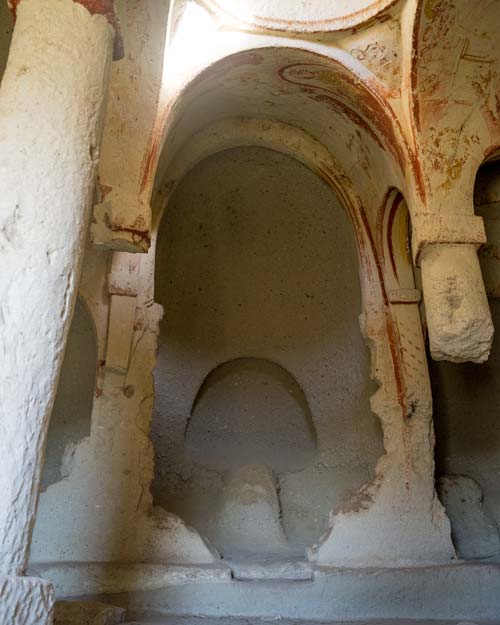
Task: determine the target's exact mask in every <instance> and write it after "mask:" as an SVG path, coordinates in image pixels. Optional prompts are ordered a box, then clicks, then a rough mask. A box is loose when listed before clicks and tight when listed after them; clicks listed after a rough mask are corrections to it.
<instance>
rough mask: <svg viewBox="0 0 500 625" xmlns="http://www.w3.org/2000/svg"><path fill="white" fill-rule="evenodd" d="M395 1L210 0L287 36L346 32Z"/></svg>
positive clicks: (244, 19) (242, 18)
mask: <svg viewBox="0 0 500 625" xmlns="http://www.w3.org/2000/svg"><path fill="white" fill-rule="evenodd" d="M394 3H395V0H335V1H334V2H332V1H331V0H306V2H300V3H299V2H296V3H293V5H292V3H290V2H289V0H236V1H235V0H211V1H210V4H212V5H213V6H214V8H215V9H218V10H219V11H224V13H226V14H228V15H230V16H231V17H233V18H234V19H237V20H238V21H241V22H244V23H246V24H251V25H253V26H259V27H261V28H268V29H272V30H282V31H288V32H325V31H333V30H344V29H348V28H352V27H353V26H357V25H359V24H362V23H364V22H366V21H368V20H369V19H371V18H373V17H375V16H376V15H378V14H379V13H380V12H382V11H384V10H385V9H387V8H389V7H390V6H391V5H393V4H394Z"/></svg>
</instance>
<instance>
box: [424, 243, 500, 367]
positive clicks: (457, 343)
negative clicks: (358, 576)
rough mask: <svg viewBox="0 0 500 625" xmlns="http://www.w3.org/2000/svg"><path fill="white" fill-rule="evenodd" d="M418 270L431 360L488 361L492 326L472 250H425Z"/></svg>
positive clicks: (469, 247) (463, 247)
mask: <svg viewBox="0 0 500 625" xmlns="http://www.w3.org/2000/svg"><path fill="white" fill-rule="evenodd" d="M421 268H422V284H423V288H424V301H425V309H426V317H427V325H428V329H429V342H430V350H431V356H432V357H433V358H434V359H435V360H450V361H451V362H466V361H468V360H470V361H472V362H478V363H480V362H484V361H485V360H487V358H488V356H489V353H490V349H491V342H492V339H493V322H492V320H491V313H490V309H489V307H488V301H487V298H486V292H485V288H484V282H483V279H482V276H481V269H480V266H479V259H478V257H477V252H476V249H475V247H474V246H473V245H451V244H439V245H430V246H428V247H427V248H426V249H425V250H424V253H423V255H422V260H421Z"/></svg>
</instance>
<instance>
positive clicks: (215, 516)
mask: <svg viewBox="0 0 500 625" xmlns="http://www.w3.org/2000/svg"><path fill="white" fill-rule="evenodd" d="M155 300H156V301H157V302H158V303H160V304H161V305H162V306H163V308H164V311H165V312H164V316H163V319H162V321H161V324H160V334H159V338H158V354H157V364H156V368H155V374H154V377H155V407H154V413H153V422H152V428H151V439H152V441H153V445H154V448H155V479H154V482H153V486H152V492H153V497H154V500H155V503H156V504H157V505H160V506H163V507H164V508H165V509H167V510H169V511H171V512H174V513H175V514H178V515H179V516H180V517H182V518H183V519H184V521H186V523H188V524H189V525H191V526H193V527H194V528H195V529H196V530H198V531H199V532H200V533H201V534H202V535H204V536H205V537H207V538H208V539H209V540H210V541H211V542H213V543H214V545H215V546H216V547H217V548H218V549H219V550H220V551H221V552H222V553H223V555H224V556H228V555H234V553H235V552H236V551H239V552H241V551H246V552H253V553H255V552H257V553H264V552H267V553H269V552H272V553H281V554H283V553H287V554H290V553H294V554H299V553H303V550H304V548H305V547H306V546H308V545H312V544H313V543H314V542H316V541H317V540H318V538H319V537H320V536H321V534H322V533H323V532H324V531H325V529H326V526H327V523H328V518H329V513H330V511H332V510H334V511H336V510H339V509H340V508H342V506H344V505H345V504H347V502H348V501H349V498H350V497H351V496H352V495H353V494H354V493H356V491H357V490H358V489H359V488H360V487H361V486H362V485H363V484H364V483H365V482H366V481H368V480H369V479H371V477H373V474H374V467H375V464H376V462H377V460H378V458H379V457H380V456H381V455H382V453H383V445H382V436H381V429H380V426H379V423H378V420H377V418H376V417H375V416H374V415H373V414H372V412H371V410H370V402H369V397H370V395H371V394H372V393H373V391H374V388H373V386H372V382H371V381H370V356H369V351H368V348H367V346H366V345H365V343H364V341H363V338H362V336H361V332H360V328H359V322H358V316H359V314H360V312H361V310H362V304H361V290H360V282H359V276H358V262H357V252H356V243H355V236H354V231H353V228H352V225H351V223H350V220H349V218H348V216H347V215H346V213H345V211H344V210H343V209H342V207H341V205H340V204H339V201H338V200H337V197H336V196H335V194H334V193H333V192H332V190H331V189H330V188H329V187H328V185H327V184H326V183H325V182H324V181H323V180H322V179H321V178H319V177H318V176H317V175H316V174H314V173H313V172H312V171H311V170H310V169H308V168H307V167H306V166H305V165H303V164H302V163H299V162H298V161H297V160H294V159H292V158H290V157H288V156H285V155H283V154H280V153H278V152H275V151H272V150H269V149H265V148H260V147H241V148H235V149H231V150H227V151H223V152H219V153H217V154H214V155H213V156H211V157H209V158H207V159H205V160H204V161H202V162H201V163H199V164H198V165H197V166H196V167H194V168H193V169H192V170H191V171H190V172H189V173H188V174H187V175H185V176H184V178H183V179H182V180H181V181H180V182H179V184H178V186H177V188H176V189H175V191H174V193H173V195H172V197H171V199H170V201H169V204H168V206H167V208H166V212H165V215H164V217H163V219H162V222H161V224H160V227H159V230H158V237H157V244H156V268H155Z"/></svg>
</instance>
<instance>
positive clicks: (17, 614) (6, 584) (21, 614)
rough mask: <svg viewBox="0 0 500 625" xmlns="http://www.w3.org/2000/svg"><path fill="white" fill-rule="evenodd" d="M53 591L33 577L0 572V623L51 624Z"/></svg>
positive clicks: (46, 583) (49, 585)
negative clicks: (1, 573)
mask: <svg viewBox="0 0 500 625" xmlns="http://www.w3.org/2000/svg"><path fill="white" fill-rule="evenodd" d="M53 610H54V591H53V589H52V586H51V584H50V583H49V582H47V581H46V580H44V579H39V578H36V577H14V576H12V575H0V623H2V625H52V616H53Z"/></svg>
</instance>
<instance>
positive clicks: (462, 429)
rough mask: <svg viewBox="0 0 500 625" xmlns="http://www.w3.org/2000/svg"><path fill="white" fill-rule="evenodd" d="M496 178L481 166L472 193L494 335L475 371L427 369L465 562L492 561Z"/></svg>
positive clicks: (499, 211)
mask: <svg viewBox="0 0 500 625" xmlns="http://www.w3.org/2000/svg"><path fill="white" fill-rule="evenodd" d="M499 174H500V166H499V163H498V161H493V162H490V163H486V164H485V165H484V166H483V167H482V168H481V169H480V170H479V173H478V176H477V180H476V188H475V209H476V214H479V215H481V216H482V217H483V218H484V220H485V230H486V236H487V243H486V244H485V245H484V246H483V247H482V248H481V250H480V252H479V260H480V263H481V270H482V273H483V277H484V281H485V285H486V291H487V293H488V295H489V296H490V297H489V306H490V310H491V315H492V318H493V324H494V326H495V329H496V334H495V337H494V339H493V347H492V350H491V354H490V357H489V359H488V361H487V362H486V363H484V364H482V365H474V364H463V365H455V364H452V363H437V362H432V361H430V374H431V380H432V390H433V397H434V423H435V427H436V465H437V466H436V470H437V476H438V478H439V477H441V476H450V475H451V476H463V477H462V478H461V479H459V480H457V479H456V478H452V480H453V481H452V482H450V480H448V478H445V479H447V480H448V482H447V485H446V488H445V489H444V490H445V491H448V494H446V492H441V497H442V499H443V500H444V499H446V498H448V499H450V503H449V504H448V505H447V507H448V508H449V509H450V512H449V514H450V518H451V521H452V530H453V534H454V540H455V542H456V543H460V544H459V545H457V548H458V551H459V552H460V554H461V555H462V556H463V557H466V558H471V557H487V556H498V555H500V541H499V537H498V532H499V530H500V489H499V487H498V485H499V483H500V419H499V414H498V406H499V405H500V336H499V335H498V332H499V330H500V300H499V299H498V298H499V295H500V288H499V284H500V253H499V250H500V202H499V198H500V175H499ZM469 478H472V479H469ZM472 480H474V481H475V482H476V484H474V482H473V481H472ZM452 492H455V493H456V494H459V495H460V498H459V499H458V501H459V502H460V504H461V507H458V506H455V509H452V508H451V507H450V506H452V505H453V502H452V501H451V498H452V497H453V494H452ZM455 499H456V496H455ZM445 503H446V502H445Z"/></svg>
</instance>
